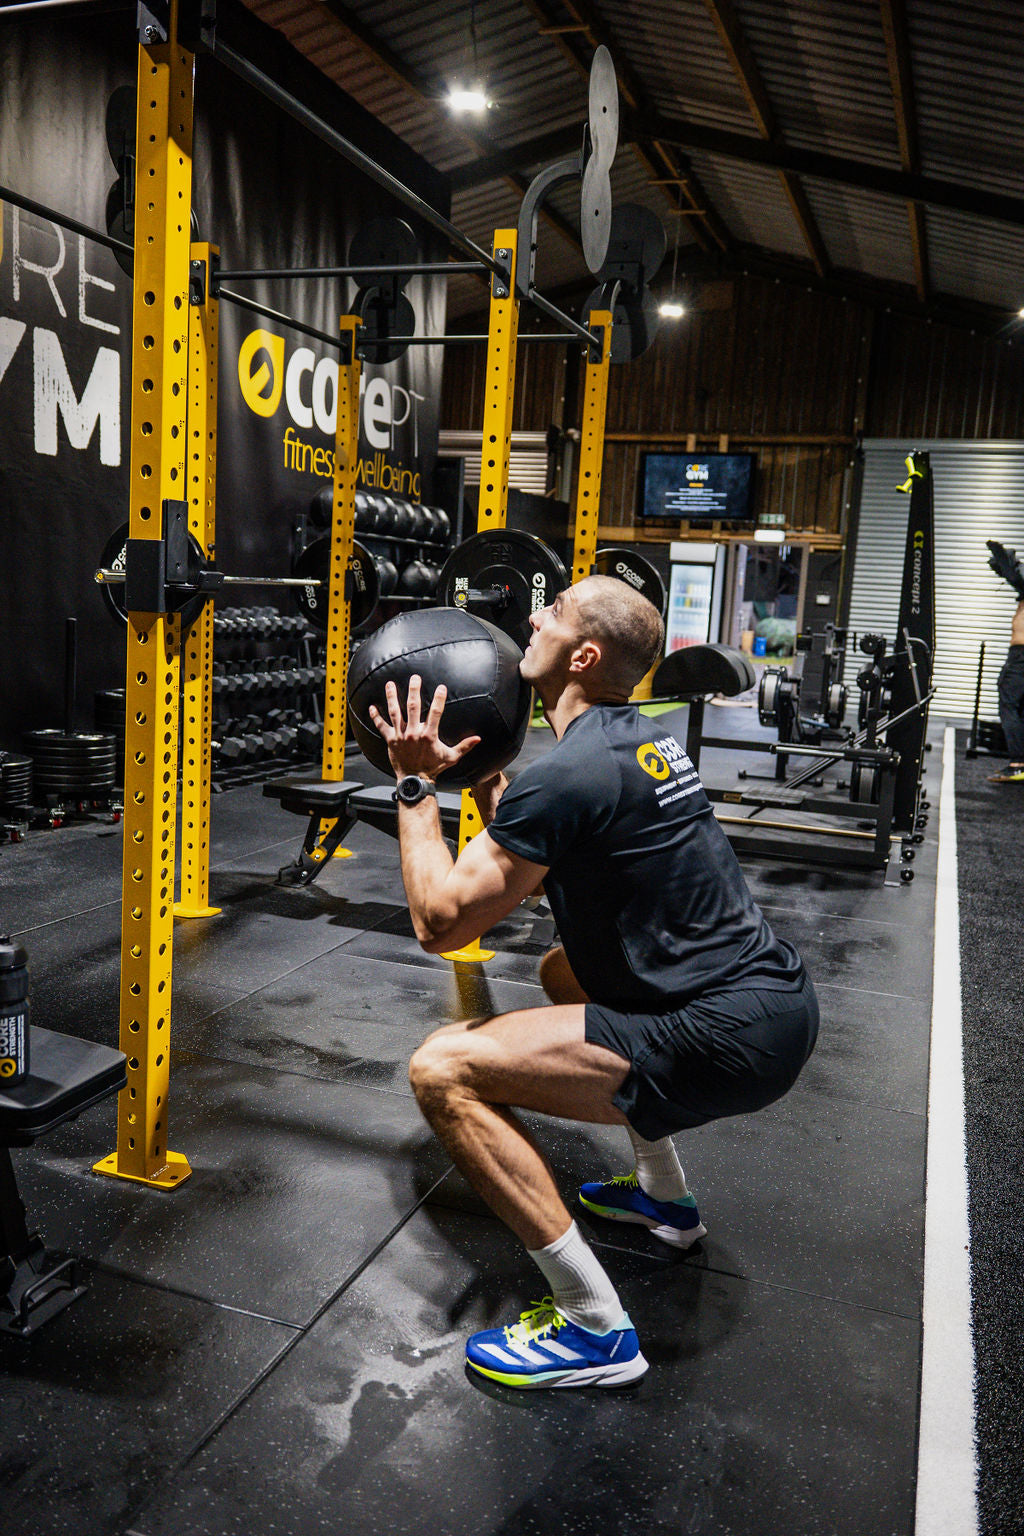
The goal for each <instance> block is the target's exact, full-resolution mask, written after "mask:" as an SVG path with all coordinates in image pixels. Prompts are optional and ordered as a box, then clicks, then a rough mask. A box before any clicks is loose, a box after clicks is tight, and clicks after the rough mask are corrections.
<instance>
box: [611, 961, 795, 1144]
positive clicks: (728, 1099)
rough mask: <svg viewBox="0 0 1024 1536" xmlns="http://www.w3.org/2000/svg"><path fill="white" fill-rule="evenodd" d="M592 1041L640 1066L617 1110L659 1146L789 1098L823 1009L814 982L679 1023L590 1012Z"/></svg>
mask: <svg viewBox="0 0 1024 1536" xmlns="http://www.w3.org/2000/svg"><path fill="white" fill-rule="evenodd" d="M586 1036H587V1039H588V1040H589V1041H591V1042H592V1044H594V1045H603V1046H605V1047H606V1048H607V1049H608V1050H610V1051H614V1052H615V1053H616V1055H618V1056H622V1057H624V1058H625V1059H626V1060H627V1061H628V1062H629V1063H630V1069H629V1073H628V1074H627V1077H626V1080H625V1082H624V1083H623V1084H622V1087H621V1088H620V1089H619V1091H618V1093H617V1094H616V1095H615V1097H614V1100H613V1102H614V1104H615V1105H616V1107H617V1108H619V1109H621V1110H622V1112H623V1114H624V1115H625V1117H626V1119H627V1120H628V1121H629V1123H630V1125H631V1126H632V1127H633V1129H634V1130H635V1131H636V1132H637V1133H638V1134H639V1135H641V1136H643V1137H644V1138H645V1139H646V1140H647V1141H658V1140H659V1139H660V1138H661V1137H662V1136H670V1135H672V1134H673V1132H675V1131H682V1130H685V1129H687V1128H688V1127H692V1126H695V1125H705V1124H706V1123H707V1122H708V1121H709V1120H720V1119H722V1118H723V1117H724V1116H725V1115H745V1114H749V1113H750V1112H751V1111H752V1110H755V1109H763V1108H764V1106H765V1105H766V1104H771V1103H772V1102H773V1101H774V1100H775V1099H779V1098H781V1097H782V1095H783V1094H784V1093H786V1092H787V1091H788V1090H789V1089H790V1088H792V1086H793V1084H794V1083H795V1082H796V1080H797V1078H798V1077H799V1075H800V1071H801V1068H802V1067H803V1065H804V1063H805V1061H806V1060H807V1058H808V1056H810V1054H811V1051H812V1050H813V1049H814V1042H815V1040H816V1039H817V1036H818V1000H817V998H816V997H815V995H814V988H813V986H812V985H811V980H810V977H809V976H807V975H806V974H805V975H804V978H803V981H802V983H800V984H799V985H798V986H797V987H795V988H793V989H791V990H785V991H778V990H771V989H769V988H767V987H760V988H753V987H751V988H749V989H744V990H737V991H734V992H716V993H713V994H710V995H708V996H705V997H698V998H696V999H695V1000H694V1001H693V1002H692V1003H688V1004H687V1005H686V1007H685V1008H679V1009H676V1010H675V1011H674V1012H672V1013H661V1014H655V1013H620V1012H618V1011H617V1010H616V1009H614V1008H606V1007H605V1006H604V1005H603V1004H601V1003H588V1004H587V1006H586Z"/></svg>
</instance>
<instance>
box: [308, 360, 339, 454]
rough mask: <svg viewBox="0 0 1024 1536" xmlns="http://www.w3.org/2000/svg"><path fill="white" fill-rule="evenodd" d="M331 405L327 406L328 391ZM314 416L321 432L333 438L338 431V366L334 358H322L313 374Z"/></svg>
mask: <svg viewBox="0 0 1024 1536" xmlns="http://www.w3.org/2000/svg"><path fill="white" fill-rule="evenodd" d="M328 388H329V389H330V391H331V404H330V407H329V408H328V405H327V391H328ZM313 416H314V418H315V420H316V424H317V426H318V427H319V428H320V431H321V432H326V433H327V434H328V436H329V437H333V436H334V434H335V432H337V430H338V365H337V363H336V362H335V361H334V358H333V357H322V358H321V359H320V361H319V362H318V363H317V365H316V371H315V373H314V374H313Z"/></svg>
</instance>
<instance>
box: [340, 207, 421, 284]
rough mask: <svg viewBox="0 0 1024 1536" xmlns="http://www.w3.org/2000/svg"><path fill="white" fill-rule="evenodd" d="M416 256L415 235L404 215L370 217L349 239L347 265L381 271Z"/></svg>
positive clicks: (408, 263) (410, 263) (407, 263)
mask: <svg viewBox="0 0 1024 1536" xmlns="http://www.w3.org/2000/svg"><path fill="white" fill-rule="evenodd" d="M419 259H420V252H419V246H418V245H417V243H416V236H415V235H414V234H413V232H412V229H411V228H410V226H409V225H408V224H407V223H406V222H405V220H404V219H396V218H393V217H383V218H379V219H371V220H370V222H369V223H368V224H364V225H363V227H362V229H359V230H356V233H355V234H354V235H353V236H352V239H351V241H350V242H349V248H348V264H349V266H350V267H377V268H379V270H380V272H381V274H382V275H386V274H388V273H389V272H390V271H391V269H392V267H411V266H414V265H415V263H416V262H418V261H419Z"/></svg>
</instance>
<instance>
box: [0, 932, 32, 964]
mask: <svg viewBox="0 0 1024 1536" xmlns="http://www.w3.org/2000/svg"><path fill="white" fill-rule="evenodd" d="M19 965H28V951H27V950H25V949H23V948H22V946H21V945H20V944H16V943H15V942H14V940H13V939H11V938H10V937H9V935H7V934H0V971H13V970H14V969H15V967H16V966H19Z"/></svg>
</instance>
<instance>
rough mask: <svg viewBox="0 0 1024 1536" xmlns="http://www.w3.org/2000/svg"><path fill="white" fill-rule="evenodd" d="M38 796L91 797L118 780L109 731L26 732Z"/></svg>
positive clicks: (27, 747) (25, 738) (79, 798)
mask: <svg viewBox="0 0 1024 1536" xmlns="http://www.w3.org/2000/svg"><path fill="white" fill-rule="evenodd" d="M24 741H25V746H26V749H27V751H28V753H29V756H30V757H31V759H32V769H33V778H34V781H35V790H36V794H37V795H54V796H58V797H61V798H64V799H69V800H88V799H91V798H92V797H93V796H94V795H98V794H102V793H104V792H105V791H106V790H108V789H113V787H114V785H115V784H116V782H117V743H116V741H115V740H114V738H113V736H111V735H108V734H107V733H106V732H101V731H94V732H91V733H87V732H84V731H71V732H65V731H56V730H45V731H27V732H26V733H25V737H24Z"/></svg>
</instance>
